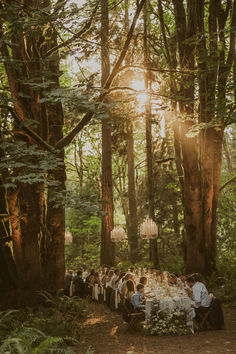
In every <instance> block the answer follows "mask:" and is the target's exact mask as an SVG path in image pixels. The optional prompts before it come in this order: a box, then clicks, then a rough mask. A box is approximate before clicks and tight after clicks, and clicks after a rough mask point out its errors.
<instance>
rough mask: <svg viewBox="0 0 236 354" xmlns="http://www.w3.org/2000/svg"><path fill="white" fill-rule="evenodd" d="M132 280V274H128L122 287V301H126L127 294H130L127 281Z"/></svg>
mask: <svg viewBox="0 0 236 354" xmlns="http://www.w3.org/2000/svg"><path fill="white" fill-rule="evenodd" d="M131 278H132V275H131V274H130V273H127V274H126V275H125V276H124V280H123V282H122V285H121V299H125V298H126V294H127V292H128V289H127V281H128V280H130V279H131Z"/></svg>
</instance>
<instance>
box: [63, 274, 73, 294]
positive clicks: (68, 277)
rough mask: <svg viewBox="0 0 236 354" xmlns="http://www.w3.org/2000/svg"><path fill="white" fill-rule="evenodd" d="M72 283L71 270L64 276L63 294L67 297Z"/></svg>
mask: <svg viewBox="0 0 236 354" xmlns="http://www.w3.org/2000/svg"><path fill="white" fill-rule="evenodd" d="M72 281H73V272H72V270H69V271H68V273H66V275H65V294H66V295H67V296H70V285H71V282H72Z"/></svg>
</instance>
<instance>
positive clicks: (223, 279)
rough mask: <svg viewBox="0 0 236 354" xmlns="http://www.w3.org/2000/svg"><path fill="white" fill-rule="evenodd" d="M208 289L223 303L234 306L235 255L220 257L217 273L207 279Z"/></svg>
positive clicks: (235, 282) (235, 306)
mask: <svg viewBox="0 0 236 354" xmlns="http://www.w3.org/2000/svg"><path fill="white" fill-rule="evenodd" d="M207 283H208V286H209V289H210V291H211V292H212V293H213V294H214V295H215V296H216V297H218V298H219V299H220V300H221V301H222V302H223V303H224V304H226V305H228V306H229V307H233V308H236V257H235V256H234V257H229V256H227V257H226V256H225V257H221V259H220V260H218V263H217V273H213V274H212V275H211V277H210V278H209V279H208V281H207Z"/></svg>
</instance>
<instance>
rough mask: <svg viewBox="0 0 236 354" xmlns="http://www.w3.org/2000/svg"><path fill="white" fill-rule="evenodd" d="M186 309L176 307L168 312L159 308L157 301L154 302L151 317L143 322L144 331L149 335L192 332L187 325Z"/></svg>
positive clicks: (173, 334)
mask: <svg viewBox="0 0 236 354" xmlns="http://www.w3.org/2000/svg"><path fill="white" fill-rule="evenodd" d="M186 323H187V311H186V310H179V309H176V310H175V311H174V312H168V311H165V310H161V309H160V304H159V302H154V303H153V307H152V311H151V317H150V319H149V320H147V321H146V322H145V323H144V331H145V333H146V334H149V335H159V336H168V335H172V336H175V335H185V334H189V333H192V332H191V329H190V327H188V326H187V324H186Z"/></svg>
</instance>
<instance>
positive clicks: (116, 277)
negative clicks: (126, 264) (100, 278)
mask: <svg viewBox="0 0 236 354" xmlns="http://www.w3.org/2000/svg"><path fill="white" fill-rule="evenodd" d="M119 276H120V269H116V270H115V272H114V275H113V277H112V278H111V288H112V289H113V290H115V289H116V288H117V285H118V284H117V282H118V280H119Z"/></svg>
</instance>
